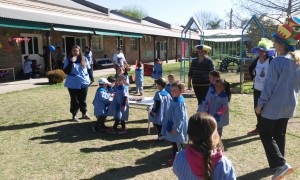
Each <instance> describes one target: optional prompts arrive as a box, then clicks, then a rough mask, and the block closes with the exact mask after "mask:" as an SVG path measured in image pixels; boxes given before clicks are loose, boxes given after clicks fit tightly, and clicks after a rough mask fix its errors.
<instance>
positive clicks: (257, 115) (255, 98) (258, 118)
mask: <svg viewBox="0 0 300 180" xmlns="http://www.w3.org/2000/svg"><path fill="white" fill-rule="evenodd" d="M260 94H261V91H259V90H257V89H254V92H253V100H254V109H255V108H256V106H257V102H258V98H259V97H260ZM254 113H255V112H254ZM255 115H256V120H257V123H256V129H258V130H259V127H258V122H259V121H260V119H261V115H260V114H256V113H255Z"/></svg>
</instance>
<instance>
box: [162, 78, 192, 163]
mask: <svg viewBox="0 0 300 180" xmlns="http://www.w3.org/2000/svg"><path fill="white" fill-rule="evenodd" d="M183 92H184V83H182V82H180V81H176V82H174V83H173V84H172V87H171V95H172V98H173V99H172V101H171V103H170V108H169V111H168V114H167V123H166V124H167V125H166V127H164V126H163V130H162V132H163V135H165V139H166V140H168V141H170V142H171V143H172V149H173V154H172V157H171V159H169V164H173V160H174V157H175V155H176V153H177V152H178V151H180V150H182V148H183V145H184V144H186V143H187V141H188V137H187V125H188V116H187V110H186V105H185V100H184V97H183V96H182V93H183ZM165 128H166V129H165Z"/></svg>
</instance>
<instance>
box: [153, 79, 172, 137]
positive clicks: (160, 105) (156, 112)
mask: <svg viewBox="0 0 300 180" xmlns="http://www.w3.org/2000/svg"><path fill="white" fill-rule="evenodd" d="M155 82H156V86H157V89H158V91H157V92H156V93H155V95H154V98H153V100H154V104H153V107H152V109H151V112H150V116H149V120H150V121H151V122H153V125H154V127H155V128H156V130H157V135H158V138H157V139H158V140H162V139H163V138H164V136H162V134H163V133H162V126H163V124H166V115H167V113H168V111H169V107H170V101H171V100H172V98H171V96H170V95H169V93H168V92H167V91H165V90H164V89H165V87H166V84H167V81H166V80H165V79H164V78H159V79H157V80H156V81H155ZM164 126H166V125H164Z"/></svg>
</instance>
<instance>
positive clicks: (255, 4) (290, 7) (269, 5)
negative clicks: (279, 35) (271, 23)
mask: <svg viewBox="0 0 300 180" xmlns="http://www.w3.org/2000/svg"><path fill="white" fill-rule="evenodd" d="M236 5H237V6H238V7H239V9H240V10H242V11H243V12H245V11H247V12H249V13H250V14H252V15H253V14H256V15H258V16H261V15H264V16H266V17H268V18H270V19H273V20H277V21H279V22H280V23H283V22H284V20H285V18H286V16H290V15H297V14H299V11H300V0H237V1H236Z"/></svg>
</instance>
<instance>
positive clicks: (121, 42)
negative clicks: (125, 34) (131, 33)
mask: <svg viewBox="0 0 300 180" xmlns="http://www.w3.org/2000/svg"><path fill="white" fill-rule="evenodd" d="M116 44H117V47H116V49H117V48H118V47H120V48H122V49H123V39H120V44H119V42H118V38H117V41H116ZM123 51H124V49H123Z"/></svg>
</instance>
